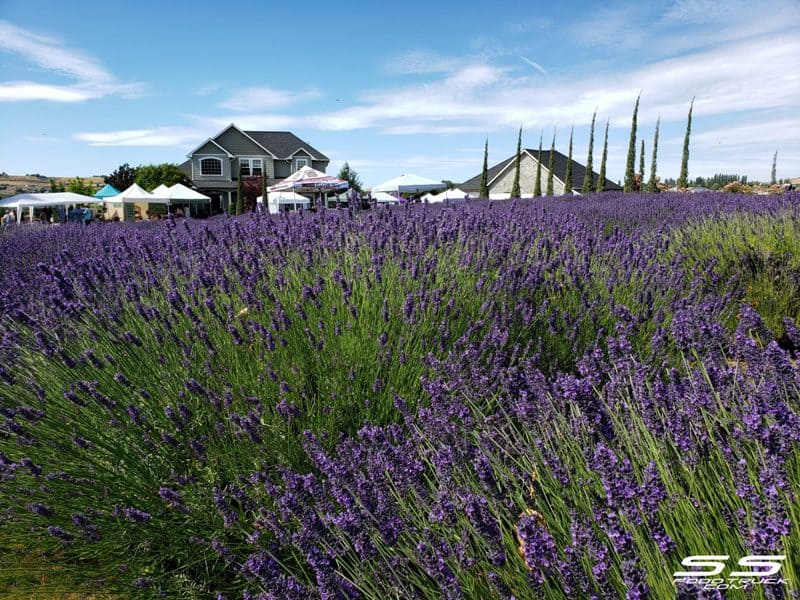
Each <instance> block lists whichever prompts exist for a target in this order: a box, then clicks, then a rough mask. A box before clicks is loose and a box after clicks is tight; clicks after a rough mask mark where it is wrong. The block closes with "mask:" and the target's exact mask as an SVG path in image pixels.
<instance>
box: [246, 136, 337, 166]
mask: <svg viewBox="0 0 800 600" xmlns="http://www.w3.org/2000/svg"><path fill="white" fill-rule="evenodd" d="M244 133H246V134H247V135H249V136H250V137H251V138H252V139H253V141H255V142H256V143H257V144H258V145H259V146H262V147H263V148H268V149H269V151H270V152H271V153H272V154H274V155H275V156H276V157H277V158H291V157H292V156H293V155H294V154H295V153H297V151H298V150H305V151H306V152H307V153H308V154H309V155H311V158H313V159H315V160H324V161H327V160H330V159H329V158H328V157H327V156H325V155H324V154H323V153H322V152H320V151H319V150H317V149H316V148H314V147H313V146H311V144H308V143H306V142H304V141H303V140H301V139H300V138H299V137H297V136H296V135H295V134H293V133H292V132H290V131H245V132H244Z"/></svg>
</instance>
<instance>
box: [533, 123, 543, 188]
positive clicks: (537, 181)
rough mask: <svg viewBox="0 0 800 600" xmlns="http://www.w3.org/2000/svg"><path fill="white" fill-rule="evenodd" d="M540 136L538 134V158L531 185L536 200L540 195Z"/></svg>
mask: <svg viewBox="0 0 800 600" xmlns="http://www.w3.org/2000/svg"><path fill="white" fill-rule="evenodd" d="M542 135H543V134H541V133H540V134H539V156H538V158H537V159H536V181H535V182H534V184H533V195H534V196H536V197H537V198H538V197H539V196H541V195H542Z"/></svg>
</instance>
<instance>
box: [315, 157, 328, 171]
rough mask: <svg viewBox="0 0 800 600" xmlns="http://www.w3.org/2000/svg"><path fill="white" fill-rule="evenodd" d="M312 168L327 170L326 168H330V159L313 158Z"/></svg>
mask: <svg viewBox="0 0 800 600" xmlns="http://www.w3.org/2000/svg"><path fill="white" fill-rule="evenodd" d="M311 168H312V169H316V170H317V171H320V172H322V173H324V172H325V169H327V168H328V161H326V160H312V161H311Z"/></svg>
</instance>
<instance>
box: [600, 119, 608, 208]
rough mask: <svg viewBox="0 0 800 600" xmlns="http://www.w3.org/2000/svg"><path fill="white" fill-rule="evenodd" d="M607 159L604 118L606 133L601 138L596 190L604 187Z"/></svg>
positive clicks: (601, 190)
mask: <svg viewBox="0 0 800 600" xmlns="http://www.w3.org/2000/svg"><path fill="white" fill-rule="evenodd" d="M607 160H608V119H606V135H605V138H604V140H603V156H602V157H601V158H600V173H599V176H598V178H597V191H598V192H603V191H605V189H606V162H607Z"/></svg>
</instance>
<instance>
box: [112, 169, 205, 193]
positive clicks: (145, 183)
mask: <svg viewBox="0 0 800 600" xmlns="http://www.w3.org/2000/svg"><path fill="white" fill-rule="evenodd" d="M134 180H135V182H136V183H138V184H139V185H140V186H141V187H143V188H144V189H145V190H147V191H148V192H152V191H153V190H154V189H155V188H157V187H158V186H160V185H165V186H167V187H171V186H173V185H175V184H176V183H182V184H184V185H189V184H191V180H190V179H189V177H187V175H186V173H184V172H183V170H182V169H181V168H180V167H179V166H178V165H176V164H174V163H161V164H159V165H140V166H139V167H137V168H136V175H135V177H134ZM114 187H117V186H114ZM117 189H118V190H120V191H122V190H123V189H124V188H117Z"/></svg>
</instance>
